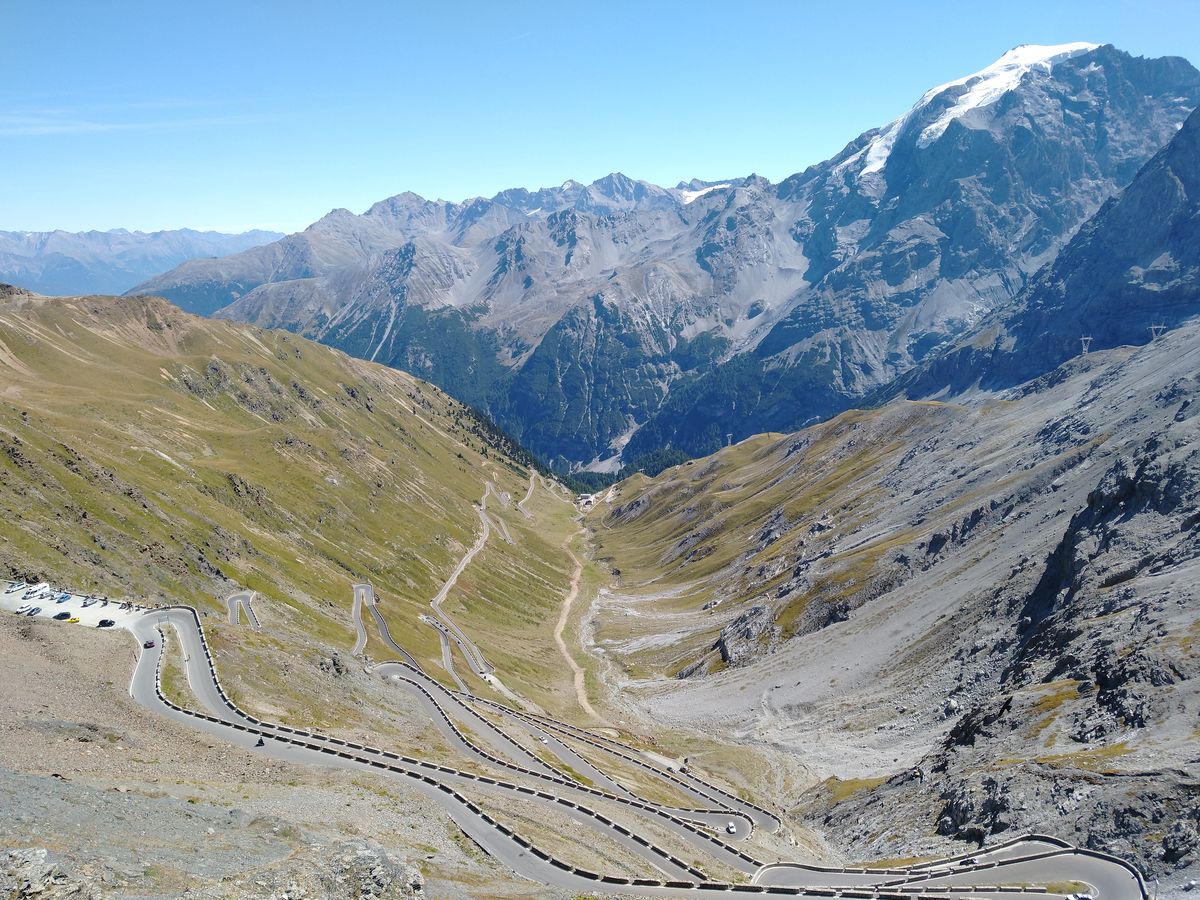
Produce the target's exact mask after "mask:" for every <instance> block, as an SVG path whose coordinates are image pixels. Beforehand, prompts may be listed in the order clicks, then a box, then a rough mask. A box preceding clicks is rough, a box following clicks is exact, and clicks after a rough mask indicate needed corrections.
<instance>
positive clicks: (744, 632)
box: [713, 606, 780, 666]
mask: <svg viewBox="0 0 1200 900" xmlns="http://www.w3.org/2000/svg"><path fill="white" fill-rule="evenodd" d="M779 633H780V632H779V627H778V626H777V625H776V624H775V617H774V615H773V614H772V611H771V609H770V607H767V606H752V607H751V608H750V609H748V610H746V611H745V612H744V613H742V614H741V615H739V616H738V617H737V618H736V619H734V620H733V621H732V622H730V623H729V624H728V625H726V626H725V627H724V628H722V629H721V636H720V637H719V638H717V642H716V644H714V645H713V647H714V649H716V650H717V652H718V653H720V654H721V659H722V661H724V662H725V663H726V664H727V665H729V666H744V665H747V664H749V663H751V662H753V661H754V660H756V659H758V658H759V657H761V656H762V655H763V654H764V653H768V652H770V649H771V645H772V644H773V643H774V642H776V641H778V640H779Z"/></svg>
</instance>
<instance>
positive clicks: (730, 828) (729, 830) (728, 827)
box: [725, 822, 737, 834]
mask: <svg viewBox="0 0 1200 900" xmlns="http://www.w3.org/2000/svg"><path fill="white" fill-rule="evenodd" d="M725 833H726V834H737V823H736V822H726V823H725Z"/></svg>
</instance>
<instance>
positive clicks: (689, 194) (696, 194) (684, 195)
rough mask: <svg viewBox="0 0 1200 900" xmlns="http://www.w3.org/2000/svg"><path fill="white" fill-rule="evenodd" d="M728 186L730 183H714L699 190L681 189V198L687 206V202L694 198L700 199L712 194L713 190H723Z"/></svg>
mask: <svg viewBox="0 0 1200 900" xmlns="http://www.w3.org/2000/svg"><path fill="white" fill-rule="evenodd" d="M727 187H729V185H728V184H713V185H709V186H708V187H706V188H701V189H700V190H698V191H680V192H679V198H680V199H681V200H683V204H684V206H687V204H689V203H691V202H692V201H693V200H699V199H700V198H701V197H703V196H704V195H705V194H710V193H712V192H713V191H723V190H725V188H727Z"/></svg>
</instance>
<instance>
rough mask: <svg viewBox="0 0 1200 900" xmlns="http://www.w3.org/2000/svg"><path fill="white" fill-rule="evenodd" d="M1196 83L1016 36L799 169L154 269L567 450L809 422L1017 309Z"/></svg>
mask: <svg viewBox="0 0 1200 900" xmlns="http://www.w3.org/2000/svg"><path fill="white" fill-rule="evenodd" d="M1197 105H1200V72H1197V71H1196V69H1195V68H1193V67H1192V66H1191V65H1190V64H1189V63H1188V62H1186V61H1185V60H1182V59H1178V58H1164V59H1143V58H1136V57H1133V56H1130V55H1129V54H1127V53H1124V52H1122V51H1120V50H1117V49H1115V48H1114V47H1112V46H1107V45H1106V46H1096V45H1092V44H1067V45H1060V46H1055V47H1035V46H1023V47H1018V48H1016V49H1014V50H1012V51H1010V52H1009V53H1006V54H1005V55H1004V56H1003V57H1001V58H1000V59H999V60H998V61H997V62H996V63H994V64H993V65H991V66H988V67H987V68H986V69H984V70H982V71H980V72H977V73H975V74H973V75H970V76H968V77H966V78H960V79H958V80H955V81H952V82H949V83H948V84H944V85H941V86H939V87H935V88H933V89H932V90H930V91H927V92H926V93H925V94H924V95H922V97H921V98H920V99H919V100H918V101H917V103H916V104H915V105H914V106H913V107H912V109H910V110H909V111H908V112H907V113H905V114H904V115H902V116H900V117H899V118H898V119H896V120H895V121H893V122H891V123H889V124H888V125H885V126H883V127H881V128H877V129H873V130H871V131H868V132H866V133H865V134H863V135H861V136H859V137H858V138H856V139H855V140H853V141H852V142H851V143H850V144H848V145H847V147H846V148H845V149H844V150H843V151H842V152H841V153H839V154H838V155H837V156H835V157H834V158H832V159H830V160H827V161H825V162H823V163H820V164H818V165H815V166H811V167H810V168H808V169H806V170H805V171H804V172H801V173H799V174H796V175H793V176H792V177H790V178H787V179H785V180H784V181H783V182H781V183H779V184H772V183H771V182H769V181H767V180H766V179H763V178H760V177H757V176H753V175H752V176H749V177H743V178H736V179H729V180H727V181H722V182H691V183H687V184H680V185H678V186H677V187H675V188H673V189H667V188H661V187H657V186H655V185H652V184H648V183H646V182H641V181H635V180H633V179H630V178H628V177H626V176H624V175H621V174H613V175H610V176H608V177H606V178H603V179H600V180H599V181H596V182H594V183H593V184H591V185H582V184H579V183H577V182H573V181H569V182H567V183H565V184H563V185H562V186H561V187H558V188H549V189H543V190H540V191H532V192H531V191H526V190H520V189H518V190H510V191H504V192H502V193H500V194H497V195H496V196H495V197H493V198H491V199H475V200H469V201H466V202H463V203H449V202H445V201H428V200H425V199H423V198H421V197H418V196H416V195H414V194H409V193H406V194H400V195H398V196H396V197H392V198H390V199H388V200H384V201H382V202H380V203H377V204H375V205H374V206H373V207H371V208H370V209H369V210H367V212H365V213H364V214H362V215H354V214H353V213H350V212H348V211H346V210H334V211H333V212H331V213H329V214H328V215H327V216H326V217H325V218H323V219H321V220H320V221H318V222H316V223H315V224H313V225H312V226H310V227H309V228H308V229H307V230H305V231H304V232H301V233H298V234H294V235H289V236H287V237H285V238H283V239H281V240H279V241H276V242H273V243H270V244H267V245H264V246H261V247H257V248H254V249H251V250H247V251H244V252H242V253H238V254H235V255H233V256H230V257H226V258H224V259H219V260H192V261H190V262H187V263H184V264H182V265H180V266H179V267H177V268H175V269H174V270H172V271H170V272H167V273H166V274H164V275H161V276H158V277H156V278H152V279H150V280H148V281H146V282H144V283H142V284H141V285H139V286H138V287H137V288H136V289H135V291H136V292H150V293H156V294H161V295H163V296H166V297H168V298H169V299H171V300H173V301H175V302H177V303H179V304H180V305H182V306H183V307H184V308H185V309H188V310H190V311H194V312H201V313H205V314H217V315H219V316H222V317H227V318H234V319H240V320H244V321H248V322H253V323H255V324H259V325H265V326H273V327H284V328H288V329H291V330H293V331H297V332H299V333H302V334H304V335H307V336H310V337H315V338H317V339H319V340H321V341H323V342H325V343H328V344H331V345H334V346H337V347H339V348H341V349H344V350H346V351H347V352H349V353H352V354H354V355H357V356H360V357H363V358H367V359H372V360H376V361H378V362H383V363H387V364H388V365H392V366H395V367H398V368H402V369H405V370H408V371H411V372H413V373H414V374H417V375H420V376H422V377H425V378H427V379H429V380H431V381H433V382H434V383H436V384H438V385H439V386H441V387H443V388H445V389H446V390H448V391H449V392H450V393H452V394H454V395H455V396H457V397H458V398H460V399H462V400H463V401H465V402H468V403H471V404H473V405H475V406H478V407H481V408H484V409H486V410H487V411H488V412H489V413H491V415H492V416H493V417H495V418H496V419H497V420H498V421H499V422H500V423H501V424H502V425H503V426H504V427H505V428H506V429H508V430H509V431H510V432H512V433H513V434H514V435H515V436H516V437H518V438H519V439H520V440H521V441H523V442H524V443H525V444H526V445H527V446H529V447H530V448H531V449H533V450H534V451H535V452H536V453H538V454H539V455H541V456H542V457H543V458H545V459H547V460H550V461H552V462H554V463H555V464H556V465H557V466H559V467H560V468H572V467H578V466H587V467H590V468H592V469H595V470H601V471H605V470H607V471H613V470H615V469H617V468H618V467H619V466H620V465H621V464H622V463H628V462H630V461H636V460H638V459H643V460H644V459H647V458H653V457H655V456H659V457H661V456H663V454H664V451H667V452H668V453H674V454H680V453H685V454H688V455H698V454H702V453H706V452H709V451H711V450H713V449H715V448H716V447H718V446H720V445H721V444H723V443H724V442H725V441H726V439H727V436H728V435H732V437H733V438H734V439H740V438H742V437H745V436H747V435H750V434H753V433H757V432H762V431H784V430H790V429H794V428H796V427H799V426H801V425H803V424H805V423H807V422H811V421H814V420H817V419H821V418H824V417H827V416H829V415H832V414H834V413H836V412H838V411H840V410H842V409H845V408H847V407H849V406H851V405H853V404H854V403H856V402H858V401H860V400H861V399H862V398H863V397H864V396H865V395H867V394H870V393H871V392H873V391H876V390H878V389H879V388H880V387H881V386H883V385H886V384H888V383H890V382H891V381H893V380H894V379H895V378H897V377H898V376H900V375H903V374H904V373H906V372H909V371H912V370H913V369H914V368H915V367H917V366H920V365H921V364H922V363H924V362H926V361H927V360H929V359H930V358H931V357H932V356H933V355H934V352H935V351H937V350H940V349H944V348H945V347H947V346H949V345H951V344H952V343H953V341H954V340H955V339H957V338H958V337H960V336H961V335H963V334H965V333H967V332H968V331H969V330H970V329H972V328H973V327H974V326H976V325H977V324H978V323H979V322H980V321H981V320H982V319H984V318H985V317H987V316H988V315H989V314H991V313H992V312H993V311H995V310H997V309H999V308H1001V307H1004V306H1005V305H1006V304H1008V303H1010V301H1012V300H1013V298H1015V297H1016V296H1017V295H1018V294H1020V292H1021V291H1022V289H1023V288H1024V287H1025V285H1026V284H1027V282H1028V281H1029V280H1030V278H1031V277H1032V276H1033V274H1034V273H1035V272H1037V271H1038V269H1039V268H1041V267H1042V266H1043V265H1044V264H1046V263H1048V262H1050V261H1051V260H1053V259H1054V257H1055V255H1056V254H1057V253H1058V251H1059V250H1060V249H1061V248H1062V247H1063V246H1064V244H1066V242H1067V241H1068V240H1070V239H1071V237H1072V236H1073V235H1074V234H1075V232H1076V230H1077V229H1079V228H1080V226H1081V225H1082V224H1083V223H1084V222H1085V221H1087V220H1088V219H1089V217H1091V216H1092V215H1093V214H1094V213H1095V212H1096V211H1097V210H1098V209H1100V208H1101V206H1102V204H1104V203H1105V201H1107V200H1109V199H1110V198H1111V197H1113V196H1114V195H1115V194H1117V193H1118V192H1119V191H1120V190H1121V189H1122V188H1123V187H1125V186H1126V185H1128V184H1129V183H1130V181H1132V179H1133V177H1134V175H1135V174H1136V173H1137V172H1138V170H1139V169H1140V168H1141V167H1142V166H1143V165H1144V164H1145V163H1146V162H1147V161H1149V160H1150V159H1151V157H1153V156H1154V155H1155V154H1156V153H1157V152H1158V151H1159V150H1160V149H1161V148H1162V147H1163V146H1164V145H1165V144H1166V143H1167V142H1168V141H1169V140H1170V139H1171V137H1172V136H1174V135H1175V134H1176V132H1177V131H1178V130H1179V129H1180V128H1181V126H1182V123H1183V122H1184V120H1185V119H1187V117H1188V115H1189V114H1190V113H1191V111H1192V110H1193V109H1194V108H1196V106H1197Z"/></svg>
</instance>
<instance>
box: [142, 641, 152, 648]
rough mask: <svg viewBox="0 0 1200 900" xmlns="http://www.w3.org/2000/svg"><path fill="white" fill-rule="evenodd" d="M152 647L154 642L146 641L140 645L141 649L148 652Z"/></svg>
mask: <svg viewBox="0 0 1200 900" xmlns="http://www.w3.org/2000/svg"><path fill="white" fill-rule="evenodd" d="M153 646H154V641H146V642H145V643H144V644H142V647H143V648H144V649H146V650H149V649H150V648H151V647H153Z"/></svg>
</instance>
